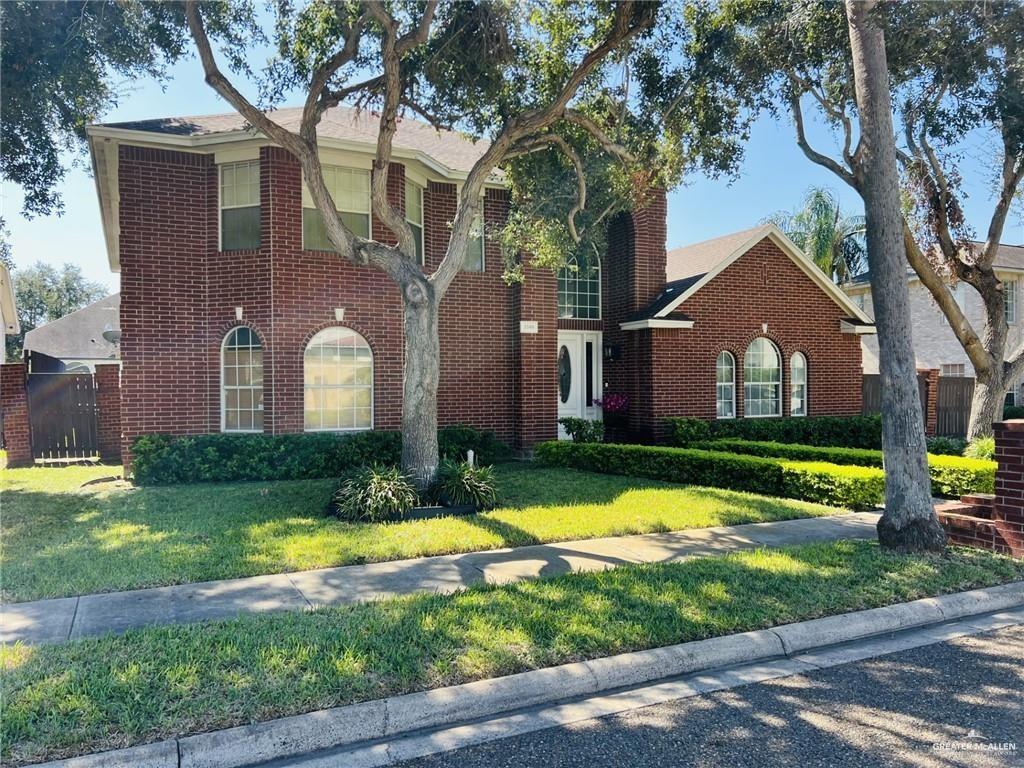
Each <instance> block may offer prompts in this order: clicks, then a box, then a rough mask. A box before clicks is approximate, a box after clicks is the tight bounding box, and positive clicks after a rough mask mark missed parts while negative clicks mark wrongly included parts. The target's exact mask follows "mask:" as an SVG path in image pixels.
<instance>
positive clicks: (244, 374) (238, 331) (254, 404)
mask: <svg viewBox="0 0 1024 768" xmlns="http://www.w3.org/2000/svg"><path fill="white" fill-rule="evenodd" d="M220 381H221V429H222V430H223V431H225V432H262V431H263V344H262V343H261V342H260V337H259V336H257V335H256V332H255V331H253V330H252V329H250V328H247V327H245V326H240V327H238V328H232V329H231V330H230V331H228V335H227V336H225V337H224V345H223V348H222V349H221V378H220Z"/></svg>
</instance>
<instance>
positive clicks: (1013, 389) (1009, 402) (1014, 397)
mask: <svg viewBox="0 0 1024 768" xmlns="http://www.w3.org/2000/svg"><path fill="white" fill-rule="evenodd" d="M1019 397H1020V384H1019V383H1017V384H1011V385H1010V388H1009V389H1008V390H1006V400H1005V401H1004V402H1003V406H1004V407H1006V406H1015V405H1017V401H1018V399H1019Z"/></svg>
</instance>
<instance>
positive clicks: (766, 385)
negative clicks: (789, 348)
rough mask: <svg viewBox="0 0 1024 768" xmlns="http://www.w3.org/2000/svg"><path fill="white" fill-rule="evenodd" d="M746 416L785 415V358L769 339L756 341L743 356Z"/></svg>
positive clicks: (744, 408)
mask: <svg viewBox="0 0 1024 768" xmlns="http://www.w3.org/2000/svg"><path fill="white" fill-rule="evenodd" d="M743 414H744V416H748V417H751V418H759V417H763V416H781V415H782V357H781V356H780V355H779V350H778V348H777V347H776V346H775V345H774V344H772V343H771V342H770V341H769V340H768V339H766V338H764V337H761V338H757V339H754V340H753V341H752V342H750V346H749V347H747V352H746V354H745V355H744V356H743Z"/></svg>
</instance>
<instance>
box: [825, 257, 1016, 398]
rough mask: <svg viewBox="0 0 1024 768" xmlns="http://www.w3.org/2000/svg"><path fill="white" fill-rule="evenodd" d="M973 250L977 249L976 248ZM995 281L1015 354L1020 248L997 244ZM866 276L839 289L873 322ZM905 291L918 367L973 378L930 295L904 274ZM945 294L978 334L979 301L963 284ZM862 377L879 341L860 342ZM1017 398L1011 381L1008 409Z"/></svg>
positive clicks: (873, 366) (874, 368)
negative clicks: (1000, 290)
mask: <svg viewBox="0 0 1024 768" xmlns="http://www.w3.org/2000/svg"><path fill="white" fill-rule="evenodd" d="M975 245H980V243H976V244H975ZM993 266H994V268H995V273H996V277H998V278H999V279H1000V280H1001V281H1002V282H1003V290H1004V291H1005V294H1006V321H1007V324H1008V325H1009V330H1008V333H1007V337H1006V348H1007V350H1016V349H1018V348H1019V347H1020V345H1021V343H1024V307H1022V306H1021V301H1022V293H1021V289H1022V287H1024V282H1022V281H1024V246H1020V245H1006V244H1003V245H1000V246H999V250H998V251H997V252H996V258H995V262H994V265H993ZM870 279H871V277H870V274H869V273H867V272H865V273H862V274H860V275H857V276H856V277H854V278H853V279H852V280H851V281H850V282H849V283H847V284H846V285H844V286H843V290H844V291H846V293H847V294H848V295H849V296H850V298H851V299H853V301H854V302H855V303H856V304H857V306H858V307H860V308H861V309H863V310H864V312H865V313H866V314H867V315H868V316H870V317H874V307H873V305H872V302H871V283H870ZM907 279H908V282H909V286H908V287H909V290H910V314H911V321H912V323H913V330H912V335H913V340H914V355H915V357H916V358H917V367H918V368H930V369H938V371H939V375H940V376H968V377H972V378H973V376H974V366H972V365H971V361H970V359H969V358H968V357H967V353H966V352H965V351H964V348H963V346H962V345H961V344H960V342H959V341H958V340H957V338H956V335H955V334H954V333H953V329H952V328H950V326H949V321H948V320H946V316H945V315H944V314H943V312H942V310H941V309H939V305H938V304H937V303H936V301H935V298H934V297H933V296H932V294H931V292H930V291H929V290H928V288H927V287H925V285H924V283H922V282H921V280H920V279H919V278H918V277H917V275H916V273H914V272H913V271H912V270H908V273H907ZM950 291H952V293H953V294H954V295H955V296H956V299H957V302H958V303H959V305H960V309H961V310H962V311H963V312H964V314H965V316H966V317H967V319H968V320H969V321H970V323H971V324H972V325H973V326H974V328H975V329H977V330H978V331H979V332H980V330H981V328H982V326H983V325H984V322H985V315H984V308H983V306H982V301H981V296H980V295H979V294H978V292H977V291H976V290H975V289H974V288H973V287H972V286H970V285H968V284H967V283H963V282H961V283H958V284H957V285H956V287H955V288H953V287H952V286H951V287H950ZM863 354H864V373H878V340H877V339H876V338H873V337H865V338H864V343H863ZM1020 397H1021V382H1015V383H1014V386H1013V387H1012V388H1011V390H1010V392H1009V394H1008V395H1007V402H1008V404H1015V403H1016V402H1017V400H1018V399H1019V398H1020Z"/></svg>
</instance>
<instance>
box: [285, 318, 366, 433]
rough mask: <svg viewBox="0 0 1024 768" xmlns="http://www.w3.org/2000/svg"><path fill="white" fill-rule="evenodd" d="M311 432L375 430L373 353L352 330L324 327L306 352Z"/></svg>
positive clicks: (308, 426)
mask: <svg viewBox="0 0 1024 768" xmlns="http://www.w3.org/2000/svg"><path fill="white" fill-rule="evenodd" d="M302 360H303V384H304V390H305V405H304V414H305V416H304V419H305V429H306V431H307V432H324V431H326V432H343V431H346V430H362V429H373V352H372V351H371V350H370V345H369V344H367V343H366V339H364V338H363V337H362V336H361V335H359V334H358V333H357V332H356V331H354V330H352V329H351V328H346V327H344V326H340V325H338V326H331V327H330V328H324V330H322V331H320V332H319V333H318V334H316V335H315V336H314V337H313V338H312V339H310V340H309V344H307V345H306V351H305V352H304V353H303V357H302Z"/></svg>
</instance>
